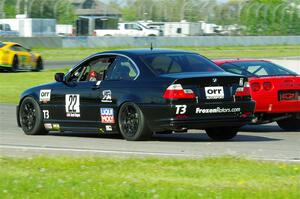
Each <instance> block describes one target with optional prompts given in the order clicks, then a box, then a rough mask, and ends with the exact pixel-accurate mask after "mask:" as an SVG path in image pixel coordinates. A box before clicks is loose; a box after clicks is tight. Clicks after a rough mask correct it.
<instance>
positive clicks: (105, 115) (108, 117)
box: [100, 108, 115, 124]
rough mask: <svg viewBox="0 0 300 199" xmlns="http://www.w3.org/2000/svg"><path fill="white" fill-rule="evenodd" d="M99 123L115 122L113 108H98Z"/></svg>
mask: <svg viewBox="0 0 300 199" xmlns="http://www.w3.org/2000/svg"><path fill="white" fill-rule="evenodd" d="M100 113H101V123H104V124H113V123H115V118H114V109H112V108H100Z"/></svg>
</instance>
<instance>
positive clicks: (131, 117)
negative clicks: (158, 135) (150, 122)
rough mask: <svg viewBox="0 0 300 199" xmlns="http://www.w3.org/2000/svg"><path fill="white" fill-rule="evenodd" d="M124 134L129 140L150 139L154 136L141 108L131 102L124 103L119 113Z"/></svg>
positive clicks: (120, 127) (121, 129)
mask: <svg viewBox="0 0 300 199" xmlns="http://www.w3.org/2000/svg"><path fill="white" fill-rule="evenodd" d="M118 124H119V129H120V132H121V134H122V136H123V137H124V138H125V139H126V140H128V141H138V140H148V139H150V138H151V136H152V132H151V131H150V130H149V128H148V126H147V124H146V121H145V118H144V115H143V113H142V111H141V110H140V108H139V107H138V106H137V105H136V104H134V103H131V102H127V103H125V104H123V105H122V106H121V108H120V111H119V115H118Z"/></svg>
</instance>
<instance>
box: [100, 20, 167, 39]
mask: <svg viewBox="0 0 300 199" xmlns="http://www.w3.org/2000/svg"><path fill="white" fill-rule="evenodd" d="M160 35H161V34H160V31H159V30H155V29H149V28H147V27H145V26H143V25H142V24H139V23H119V24H118V29H114V30H106V29H96V30H95V31H94V36H97V37H102V36H132V37H148V36H150V37H151V36H160Z"/></svg>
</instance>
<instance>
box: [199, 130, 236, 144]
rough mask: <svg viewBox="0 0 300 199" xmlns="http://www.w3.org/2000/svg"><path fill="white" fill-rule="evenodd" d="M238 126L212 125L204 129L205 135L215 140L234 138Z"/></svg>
mask: <svg viewBox="0 0 300 199" xmlns="http://www.w3.org/2000/svg"><path fill="white" fill-rule="evenodd" d="M239 129H240V127H213V128H208V129H205V131H206V133H207V135H208V136H209V137H210V138H211V139H213V140H217V141H221V140H230V139H232V138H234V137H235V136H236V135H237V133H238V131H239Z"/></svg>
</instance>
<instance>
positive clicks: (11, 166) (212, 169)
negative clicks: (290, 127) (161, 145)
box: [0, 157, 300, 199]
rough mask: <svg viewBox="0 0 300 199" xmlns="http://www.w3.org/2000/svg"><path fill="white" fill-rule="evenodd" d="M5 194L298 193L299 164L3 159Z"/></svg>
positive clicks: (0, 183) (0, 175)
mask: <svg viewBox="0 0 300 199" xmlns="http://www.w3.org/2000/svg"><path fill="white" fill-rule="evenodd" d="M0 164H1V167H0V195H1V198H31V199H34V198H37V199H40V198H49V199H50V198H88V199H90V198H136V199H139V198H166V199H169V198H180V199H181V198H188V199H190V198H225V199H226V198H228V199H229V198H239V199H242V198H251V199H254V198H264V199H268V198H270V199H276V198H278V199H279V198H295V199H296V198H297V199H298V198H299V196H300V165H299V164H286V163H273V162H261V161H250V160H244V159H237V158H232V157H223V158H209V159H202V160H179V159H163V158H161V159H159V158H151V159H149V158H129V159H126V158H114V159H113V158H106V157H98V158H95V157H89V158H87V157H84V158H83V157H78V158H74V157H73V158H71V157H51V158H50V157H37V158H27V159H25V158H23V159H17V158H7V157H2V158H0Z"/></svg>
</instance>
